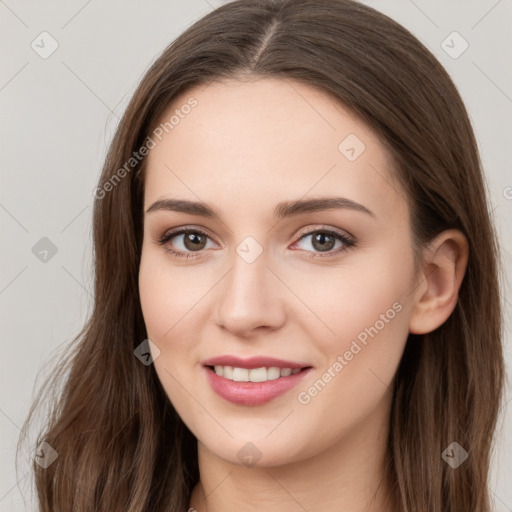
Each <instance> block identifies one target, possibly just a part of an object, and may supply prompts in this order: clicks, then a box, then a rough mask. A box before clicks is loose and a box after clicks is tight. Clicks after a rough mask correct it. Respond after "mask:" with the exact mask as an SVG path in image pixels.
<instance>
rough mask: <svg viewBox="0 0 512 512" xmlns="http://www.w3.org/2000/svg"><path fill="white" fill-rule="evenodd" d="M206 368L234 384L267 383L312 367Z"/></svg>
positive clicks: (209, 366) (216, 366)
mask: <svg viewBox="0 0 512 512" xmlns="http://www.w3.org/2000/svg"><path fill="white" fill-rule="evenodd" d="M206 368H208V370H210V371H211V372H214V373H215V374H216V375H218V376H219V377H223V378H224V379H227V380H230V381H233V382H267V381H271V380H277V379H282V378H286V377H290V375H297V374H298V373H300V372H303V371H304V370H308V369H310V368H312V367H311V366H305V367H302V368H286V367H285V368H280V367H278V366H269V367H265V366H262V367H260V368H242V367H236V366H222V365H206Z"/></svg>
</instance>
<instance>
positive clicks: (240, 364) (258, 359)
mask: <svg viewBox="0 0 512 512" xmlns="http://www.w3.org/2000/svg"><path fill="white" fill-rule="evenodd" d="M203 365H204V366H233V367H236V368H247V369H249V370H251V369H254V368H263V367H265V368H271V367H277V368H291V369H292V370H294V369H296V368H306V367H309V366H311V365H308V364H303V363H296V362H293V361H284V360H283V359H276V358H275V357H267V356H254V357H249V358H247V359H241V358H239V357H235V356H231V355H226V356H218V357H212V358H210V359H206V360H205V361H203Z"/></svg>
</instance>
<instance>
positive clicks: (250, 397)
mask: <svg viewBox="0 0 512 512" xmlns="http://www.w3.org/2000/svg"><path fill="white" fill-rule="evenodd" d="M203 368H204V371H205V372H206V378H207V380H208V382H209V384H210V386H211V387H212V389H213V391H215V393H217V394H218V395H219V396H221V397H222V398H224V399H226V400H228V401H229V402H232V403H234V404H238V405H261V404H264V403H267V402H270V401H271V400H273V399H274V398H277V397H278V396H280V395H282V394H284V393H286V392H287V391H289V390H290V389H292V388H293V387H295V386H296V385H297V384H299V382H300V381H301V380H302V379H303V378H304V377H305V376H306V374H308V373H309V371H310V370H312V369H313V368H306V369H304V370H302V371H300V372H299V373H296V374H295V375H290V376H288V377H279V378H278V379H273V380H267V381H265V382H235V381H234V380H229V379H225V378H224V377H221V376H220V375H217V374H216V373H215V372H214V371H213V370H211V369H210V368H209V367H206V366H205V367H203Z"/></svg>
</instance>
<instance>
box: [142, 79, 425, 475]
mask: <svg viewBox="0 0 512 512" xmlns="http://www.w3.org/2000/svg"><path fill="white" fill-rule="evenodd" d="M191 98H194V100H190V99H191ZM191 101H193V102H194V104H195V105H196V106H195V107H194V108H182V107H183V105H186V104H187V102H189V103H188V104H191ZM176 109H178V110H179V111H180V112H181V115H180V116H179V123H175V124H173V127H172V129H171V130H169V129H168V130H167V131H168V133H165V131H164V134H163V136H160V137H161V139H162V140H161V141H160V140H159V139H158V138H154V140H155V142H156V146H155V147H154V148H153V149H151V151H150V153H149V155H148V157H147V168H146V174H145V196H144V212H145V213H144V239H143V248H142V260H141V265H140V273H139V285H140V298H141V306H142V311H143V315H144V320H145V323H146V327H147V333H148V338H149V339H150V340H151V341H152V342H153V344H154V345H153V348H155V347H158V351H156V350H155V349H154V350H153V354H154V356H155V360H154V366H155V370H156V372H157V375H158V377H159V379H160V381H161V383H162V385H163V388H164V389H165V391H166V393H167V395H168V397H169V399H170V401H171V402H172V404H173V406H174V407H175V409H176V410H177V412H178V413H179V415H180V416H181V418H182V419H183V421H184V422H185V423H186V425H187V426H188V428H189V429H190V430H191V431H192V432H193V434H194V435H195V436H196V437H197V439H198V440H199V442H200V443H201V444H202V445H203V446H204V447H205V448H206V449H207V450H208V451H209V452H211V453H213V454H214V455H215V456H217V457H220V458H221V459H223V460H225V461H228V462H232V463H235V464H242V463H245V462H244V461H246V460H247V459H246V456H249V457H252V458H253V460H256V459H259V460H258V464H259V465H267V466H275V465H281V464H286V463H289V462H296V461H299V460H303V459H306V458H309V457H312V456H314V455H315V454H319V453H321V452H322V451H325V450H326V449H335V448H336V447H337V446H341V445H342V444H343V443H344V442H346V441H348V440H349V439H350V438H351V437H352V436H353V435H354V434H355V433H357V432H364V431H365V429H366V430H368V429H369V428H375V425H376V424H377V423H378V422H379V421H380V422H381V423H382V422H384V419H383V418H386V417H387V415H389V406H390V403H391V391H390V388H391V383H392V381H393V378H394V375H395V372H396V369H397V366H398V363H399V360H400V357H401V355H402V352H403V349H404V345H405V342H406V339H407V335H408V332H409V329H408V325H409V317H410V312H411V308H412V305H411V299H412V291H413V290H414V287H415V274H414V265H413V253H412V247H411V230H410V223H409V209H408V206H407V203H406V200H405V199H404V197H405V194H404V193H403V192H401V190H400V189H399V187H398V185H397V184H396V180H395V179H394V175H393V170H392V168H391V166H390V162H389V158H388V155H387V153H386V150H385V148H384V147H383V145H382V144H381V143H380V141H379V140H378V138H377V137H376V135H374V134H373V133H372V131H371V130H370V129H369V128H368V127H367V126H365V125H364V124H363V123H362V122H361V121H359V120H358V119H356V118H355V117H354V116H353V115H351V114H350V112H349V111H347V110H345V109H344V108H342V107H341V106H340V105H339V104H338V103H337V102H336V101H335V100H334V99H333V98H331V97H330V96H328V95H326V94H325V93H323V92H321V91H318V90H317V89H315V88H312V87H310V86H306V85H302V84H299V83H296V82H288V81H283V80H276V79H268V78H265V79H260V80H257V81H252V82H238V81H226V82H223V83H217V82H216V83H212V84H210V85H209V86H208V87H206V88H205V87H204V86H203V87H199V88H195V89H192V90H189V91H187V93H185V94H183V95H182V96H181V97H179V98H177V99H176V101H175V102H174V104H173V105H172V107H171V108H170V109H169V111H168V113H167V114H166V115H165V116H164V118H163V120H162V121H163V122H165V121H166V120H168V119H169V118H170V117H171V115H172V114H173V113H174V111H175V110H176ZM180 109H181V110H180ZM185 112H186V114H185ZM322 200H330V202H328V201H324V202H322ZM177 201H179V202H177ZM191 203H202V204H203V206H202V208H201V207H200V206H201V205H199V206H198V205H196V206H195V207H193V205H192V204H191ZM204 204H205V205H207V208H206V207H204ZM206 213H209V215H206ZM233 358H238V359H233ZM258 358H259V359H258ZM271 358H273V359H271ZM214 359H217V360H214ZM215 366H217V369H216V370H217V372H218V373H219V375H217V373H215V368H213V369H212V368H211V367H215ZM230 367H231V368H232V369H230ZM286 368H290V369H292V370H295V371H293V372H292V374H291V375H289V376H288V374H289V373H290V372H289V370H287V369H286ZM252 370H254V371H252ZM221 373H222V375H220V374H221ZM278 376H279V377H278ZM233 379H234V380H233ZM246 379H250V380H249V382H245V380H246ZM253 381H255V382H253ZM258 381H259V382H258ZM248 443H252V444H248Z"/></svg>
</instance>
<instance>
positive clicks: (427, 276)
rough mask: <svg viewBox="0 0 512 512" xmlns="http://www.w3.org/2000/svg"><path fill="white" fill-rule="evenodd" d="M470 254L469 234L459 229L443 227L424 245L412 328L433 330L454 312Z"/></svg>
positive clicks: (411, 322)
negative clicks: (467, 235)
mask: <svg viewBox="0 0 512 512" xmlns="http://www.w3.org/2000/svg"><path fill="white" fill-rule="evenodd" d="M468 255H469V248H468V242H467V240H466V237H465V236H464V234H463V233H461V232H460V231H459V230H457V229H449V230H446V231H443V232H442V233H440V234H439V235H438V236H437V237H436V238H434V240H433V241H432V242H430V243H429V245H428V246H427V247H426V248H425V250H424V253H423V256H424V262H423V268H422V269H421V272H420V275H419V281H418V282H419V284H418V285H417V287H416V290H415V294H414V302H413V307H412V309H411V317H410V322H409V332H411V333H412V334H425V333H428V332H432V331H433V330H435V329H437V328H438V327H439V326H440V325H442V324H443V323H444V322H445V321H446V319H447V318H448V317H449V316H450V315H451V314H452V311H453V310H454V309H455V305H456V304H457V298H458V296H459V289H460V285H461V284H462V279H463V277H464V274H465V272H466V267H467V263H468Z"/></svg>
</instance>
